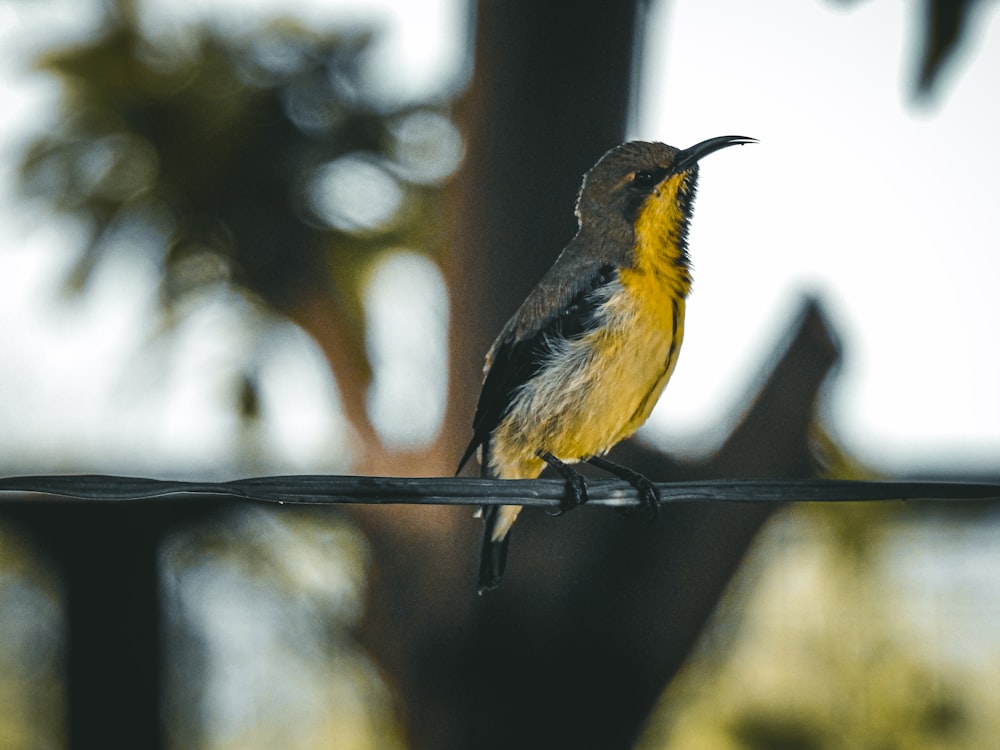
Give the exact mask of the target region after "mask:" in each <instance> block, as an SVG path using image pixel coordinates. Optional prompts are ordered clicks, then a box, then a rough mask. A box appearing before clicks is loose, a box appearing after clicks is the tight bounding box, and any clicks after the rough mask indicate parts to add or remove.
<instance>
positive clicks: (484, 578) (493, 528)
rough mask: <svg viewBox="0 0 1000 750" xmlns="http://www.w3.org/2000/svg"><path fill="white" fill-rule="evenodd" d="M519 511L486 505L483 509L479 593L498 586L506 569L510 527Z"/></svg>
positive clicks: (513, 506)
mask: <svg viewBox="0 0 1000 750" xmlns="http://www.w3.org/2000/svg"><path fill="white" fill-rule="evenodd" d="M520 510H521V508H520V506H517V505H487V506H486V507H485V508H483V521H484V522H485V523H484V525H483V544H482V548H481V550H480V553H479V593H480V594H482V593H484V592H486V591H492V590H493V589H495V588H496V587H497V586H499V585H500V580H501V579H502V578H503V572H504V569H505V568H506V567H507V545H508V543H509V542H510V527H511V526H512V525H513V523H514V519H515V518H517V514H518V512H519V511H520Z"/></svg>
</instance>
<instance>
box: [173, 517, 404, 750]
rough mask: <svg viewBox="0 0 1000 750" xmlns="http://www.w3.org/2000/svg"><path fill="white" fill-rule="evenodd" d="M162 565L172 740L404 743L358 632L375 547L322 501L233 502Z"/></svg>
mask: <svg viewBox="0 0 1000 750" xmlns="http://www.w3.org/2000/svg"><path fill="white" fill-rule="evenodd" d="M160 562H161V567H162V569H163V571H164V580H165V583H166V586H165V599H166V601H167V606H166V607H165V610H166V612H167V617H168V621H167V624H168V627H167V628H166V633H167V636H166V648H167V653H168V660H167V664H168V673H167V683H168V689H167V691H166V699H167V700H166V704H165V706H164V713H165V715H166V717H167V722H166V724H167V726H168V727H169V728H170V730H169V740H168V743H167V746H168V747H176V748H191V747H198V748H204V749H205V750H210V749H211V750H225V749H227V748H242V749H243V750H253V749H255V748H261V750H264V749H265V748H275V747H281V748H288V750H294V749H295V748H315V747H324V748H351V749H352V750H354V749H357V750H361V749H363V748H372V750H374V749H375V748H379V749H380V750H381V749H383V748H384V749H386V750H391V749H394V748H401V747H403V746H404V745H403V740H402V739H401V735H400V732H401V730H400V727H399V726H398V724H397V722H396V720H395V716H394V714H393V706H392V701H391V696H390V694H389V692H388V689H387V687H386V685H385V684H384V682H383V681H382V679H381V676H380V675H379V673H378V671H377V669H376V667H375V665H374V664H373V663H372V661H371V659H370V658H369V657H368V656H367V655H366V654H365V653H364V652H363V651H362V649H361V648H360V647H359V646H358V644H357V642H356V640H355V639H354V638H353V637H352V636H353V633H354V632H355V630H356V628H357V627H358V621H359V619H360V617H361V614H362V609H363V592H364V586H365V577H366V574H367V568H368V566H369V564H370V553H369V550H368V548H367V546H366V544H365V542H364V540H363V538H362V537H361V536H360V535H359V534H358V533H357V530H356V529H354V528H352V527H351V526H349V525H348V524H347V523H345V522H343V521H341V520H339V519H337V518H331V515H330V514H329V513H328V512H323V510H322V509H309V508H287V509H283V510H282V512H279V513H275V512H273V511H272V510H264V509H257V508H253V509H247V508H233V509H229V510H227V511H226V512H225V513H223V514H221V515H220V516H219V517H218V518H217V519H215V520H214V521H213V522H212V523H209V524H203V525H202V526H200V527H199V528H198V529H196V530H192V531H185V532H183V533H177V534H174V535H173V536H172V537H171V538H170V539H168V541H167V543H166V544H164V546H163V548H162V550H161V553H160Z"/></svg>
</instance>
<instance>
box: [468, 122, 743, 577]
mask: <svg viewBox="0 0 1000 750" xmlns="http://www.w3.org/2000/svg"><path fill="white" fill-rule="evenodd" d="M747 143H756V139H754V138H747V137H745V136H739V135H724V136H720V137H718V138H710V139H709V140H706V141H702V142H701V143H698V144H696V145H694V146H691V147H690V148H686V149H677V148H674V147H673V146H668V145H666V144H664V143H656V142H647V141H630V142H628V143H624V144H622V145H620V146H617V147H615V148H613V149H611V150H610V151H608V152H607V153H606V154H604V156H602V157H601V158H600V160H598V162H597V163H596V164H595V165H594V166H593V167H592V168H591V169H590V170H589V171H588V172H587V173H586V174H585V175H584V177H583V183H582V185H581V186H580V192H579V194H578V197H577V201H576V217H577V221H578V223H579V228H578V229H577V232H576V235H575V236H574V237H573V239H572V240H570V242H569V244H568V245H566V247H565V248H564V249H563V251H562V253H560V255H559V257H558V258H557V259H556V261H555V263H553V264H552V267H551V268H549V270H548V271H547V272H546V273H545V275H544V276H543V277H542V279H541V281H539V282H538V285H537V286H535V288H534V289H533V290H532V291H531V293H530V294H528V296H527V298H526V299H525V300H524V302H523V303H521V306H520V307H519V308H518V309H517V312H515V313H514V315H513V317H511V319H510V320H509V321H507V324H506V325H505V326H504V327H503V330H501V331H500V334H499V335H498V336H497V338H496V341H494V343H493V346H492V347H491V348H490V350H489V352H488V353H487V355H486V364H485V367H484V373H485V379H484V380H483V387H482V391H481V393H480V396H479V403H478V406H477V408H476V415H475V418H474V419H473V422H472V428H473V435H472V440H471V441H470V442H469V446H468V448H467V449H466V451H465V453H464V454H463V455H462V459H461V461H460V462H459V466H458V471H461V470H462V467H463V466H464V465H465V464H466V462H467V461H468V460H469V458H470V457H471V456H472V455H473V453H475V452H476V450H477V449H478V448H481V449H482V450H481V454H480V463H481V467H482V473H483V475H484V476H494V477H499V478H503V479H532V478H535V477H537V476H538V475H539V474H541V473H542V471H543V469H544V468H545V467H546V466H552V467H553V468H555V469H556V470H558V471H559V473H560V474H561V475H562V476H563V477H564V479H565V480H566V487H567V490H566V500H565V501H564V503H563V509H568V508H569V507H572V506H573V505H576V504H579V503H581V502H585V501H586V496H587V495H586V481H585V480H584V478H583V476H582V475H580V474H579V473H577V472H576V471H575V469H573V468H572V466H571V464H573V463H577V462H580V461H586V462H588V463H590V464H593V465H594V466H597V467H599V468H601V469H603V470H605V471H608V472H609V473H612V474H614V475H615V476H618V477H620V478H621V479H624V480H625V481H627V482H628V483H629V484H631V485H632V486H634V487H635V488H636V489H637V490H638V491H639V494H640V497H641V498H642V501H643V504H645V505H647V506H648V507H650V508H651V509H652V510H653V511H654V512H655V511H656V510H658V508H659V502H660V498H659V494H658V493H657V491H656V487H655V485H653V483H652V482H650V481H649V480H648V479H646V478H645V477H644V476H642V475H641V474H639V473H638V472H635V471H632V470H631V469H628V468H627V467H624V466H619V465H618V464H615V463H613V462H611V461H609V460H608V459H606V458H604V455H605V454H606V453H607V452H608V451H609V450H610V449H611V448H612V447H613V446H614V445H616V444H617V443H619V442H620V441H621V440H624V439H625V438H627V437H629V436H630V435H632V434H633V433H634V432H635V431H636V430H638V429H639V427H641V426H642V424H643V423H644V422H645V421H646V419H647V418H648V417H649V415H650V412H652V410H653V407H654V406H655V405H656V402H657V400H658V399H659V397H660V394H661V393H662V392H663V388H664V387H665V386H666V384H667V381H668V380H669V379H670V376H671V374H672V373H673V371H674V367H675V366H676V364H677V355H678V353H679V352H680V347H681V341H682V340H683V338H684V307H685V300H686V299H687V296H688V293H689V292H690V290H691V263H690V258H689V256H688V249H687V237H688V225H689V223H690V221H691V214H692V209H693V207H694V197H695V188H696V184H697V180H698V162H699V161H700V160H701V159H702V158H704V157H705V156H708V155H709V154H711V153H714V152H716V151H718V150H720V149H723V148H726V147H728V146H736V145H741V144H747ZM456 473H458V472H456ZM520 510H521V506H519V505H489V506H486V507H485V508H484V509H483V511H482V516H483V518H484V520H485V528H484V530H483V541H482V552H481V558H480V565H479V591H480V593H482V592H484V591H487V590H489V589H494V588H496V587H497V586H498V585H499V583H500V580H501V578H502V577H503V573H504V568H505V567H506V560H507V545H508V542H509V540H510V529H511V526H512V525H513V523H514V521H515V519H516V518H517V515H518V513H519V512H520Z"/></svg>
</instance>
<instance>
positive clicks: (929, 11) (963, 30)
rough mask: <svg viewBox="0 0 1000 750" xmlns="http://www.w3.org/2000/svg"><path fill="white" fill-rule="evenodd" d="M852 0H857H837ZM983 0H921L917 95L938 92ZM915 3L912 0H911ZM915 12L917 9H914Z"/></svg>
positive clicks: (844, 1)
mask: <svg viewBox="0 0 1000 750" xmlns="http://www.w3.org/2000/svg"><path fill="white" fill-rule="evenodd" d="M839 2H841V3H845V4H846V3H853V2H857V0H839ZM986 4H987V3H985V2H983V0H923V13H922V14H920V39H919V42H918V49H917V52H916V55H915V57H916V68H917V74H916V80H915V82H914V83H915V90H916V93H917V95H918V96H920V97H925V98H926V97H930V96H933V95H934V94H936V93H938V92H939V91H940V89H941V86H942V83H941V81H942V79H943V78H944V74H945V72H946V71H947V69H948V66H949V65H950V64H951V63H952V62H953V61H954V60H955V57H956V55H957V54H958V53H959V52H960V51H961V50H962V49H963V48H964V47H965V46H966V42H968V41H969V35H970V32H971V31H972V28H973V25H974V20H975V16H976V14H977V13H978V12H979V11H980V9H981V8H982V7H983V6H985V5H986ZM914 5H916V3H914ZM914 12H915V13H919V10H917V9H914Z"/></svg>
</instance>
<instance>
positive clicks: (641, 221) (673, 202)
mask: <svg viewBox="0 0 1000 750" xmlns="http://www.w3.org/2000/svg"><path fill="white" fill-rule="evenodd" d="M756 142H757V141H756V139H754V138H747V137H746V136H741V135H723V136H719V137H717V138H710V139H708V140H707V141H702V142H701V143H698V144H695V145H694V146H691V147H690V148H686V149H677V148H674V147H673V146H668V145H666V144H665V143H656V142H649V141H629V142H628V143H623V144H622V145H620V146H617V147H615V148H613V149H611V150H610V151H608V152H607V153H606V154H604V156H602V157H601V159H600V161H598V162H597V164H595V165H594V167H593V168H592V169H591V170H590V171H589V172H587V174H586V175H585V176H584V178H583V185H582V186H581V187H580V194H579V198H578V199H577V204H576V215H577V218H578V219H579V222H580V228H581V231H584V232H589V231H591V230H596V231H599V232H601V233H603V234H605V235H618V234H619V233H622V232H624V233H628V234H630V235H632V236H634V237H638V236H639V234H640V233H641V232H643V231H647V232H655V233H657V234H660V235H662V240H663V241H664V242H667V241H669V245H670V246H671V247H673V248H676V252H677V254H678V256H679V257H680V258H682V259H683V260H685V261H686V238H687V224H688V220H689V219H690V216H691V211H692V208H693V205H694V194H695V186H696V183H697V179H698V162H699V160H701V159H703V158H704V157H706V156H708V155H709V154H711V153H714V152H716V151H718V150H720V149H723V148H726V147H728V146H736V145H741V144H745V143H756ZM629 244H631V243H629Z"/></svg>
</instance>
